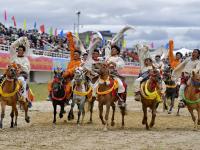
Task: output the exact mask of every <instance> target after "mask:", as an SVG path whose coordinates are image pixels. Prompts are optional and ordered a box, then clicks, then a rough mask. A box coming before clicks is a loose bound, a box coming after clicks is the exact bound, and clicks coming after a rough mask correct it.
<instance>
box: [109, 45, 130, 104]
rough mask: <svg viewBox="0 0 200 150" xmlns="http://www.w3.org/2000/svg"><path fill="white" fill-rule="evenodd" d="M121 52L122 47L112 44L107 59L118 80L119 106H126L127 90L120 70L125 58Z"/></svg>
mask: <svg viewBox="0 0 200 150" xmlns="http://www.w3.org/2000/svg"><path fill="white" fill-rule="evenodd" d="M119 54H120V48H119V47H118V46H116V45H112V46H111V56H110V57H108V59H107V60H106V61H107V63H109V64H110V72H111V74H112V75H113V76H114V79H115V80H117V82H118V97H119V100H118V105H119V106H124V105H125V100H126V98H125V95H124V93H125V92H126V91H125V90H126V89H125V88H126V87H124V83H123V82H122V80H121V79H120V78H119V74H118V70H119V69H121V68H123V67H124V65H125V62H124V60H123V59H122V58H121V57H120V56H119Z"/></svg>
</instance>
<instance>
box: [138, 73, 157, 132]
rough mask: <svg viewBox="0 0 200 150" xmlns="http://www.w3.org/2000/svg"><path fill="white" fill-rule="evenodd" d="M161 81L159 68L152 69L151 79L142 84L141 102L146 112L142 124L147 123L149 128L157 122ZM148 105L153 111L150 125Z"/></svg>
mask: <svg viewBox="0 0 200 150" xmlns="http://www.w3.org/2000/svg"><path fill="white" fill-rule="evenodd" d="M160 81H161V79H160V74H159V72H158V71H157V70H152V71H150V77H149V79H148V80H147V81H145V82H143V83H142V84H141V102H142V109H143V113H144V116H143V120H142V124H144V125H146V129H147V130H149V127H150V128H151V127H153V125H154V124H155V118H156V109H157V107H158V104H159V102H160V101H161V92H160ZM148 107H149V108H150V109H151V111H152V118H151V122H150V125H149V124H148V121H147V108H148Z"/></svg>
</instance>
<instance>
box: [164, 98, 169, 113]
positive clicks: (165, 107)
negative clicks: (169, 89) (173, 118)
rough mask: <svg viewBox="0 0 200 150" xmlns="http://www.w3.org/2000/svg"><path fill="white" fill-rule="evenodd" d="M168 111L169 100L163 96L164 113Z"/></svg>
mask: <svg viewBox="0 0 200 150" xmlns="http://www.w3.org/2000/svg"><path fill="white" fill-rule="evenodd" d="M167 109H168V108H167V98H166V96H163V112H165V110H167Z"/></svg>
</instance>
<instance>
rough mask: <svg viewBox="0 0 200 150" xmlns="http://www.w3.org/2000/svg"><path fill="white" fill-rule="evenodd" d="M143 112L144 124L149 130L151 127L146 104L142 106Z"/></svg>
mask: <svg viewBox="0 0 200 150" xmlns="http://www.w3.org/2000/svg"><path fill="white" fill-rule="evenodd" d="M142 110H143V113H144V116H143V120H142V124H145V125H146V129H147V130H149V125H148V122H147V107H146V106H144V104H142Z"/></svg>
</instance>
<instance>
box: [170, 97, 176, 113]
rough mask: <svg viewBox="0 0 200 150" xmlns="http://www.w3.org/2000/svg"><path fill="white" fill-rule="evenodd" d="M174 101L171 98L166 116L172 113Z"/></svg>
mask: <svg viewBox="0 0 200 150" xmlns="http://www.w3.org/2000/svg"><path fill="white" fill-rule="evenodd" d="M174 100H175V97H174V96H173V97H171V104H170V108H169V111H168V114H171V113H172V109H173V107H174Z"/></svg>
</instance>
